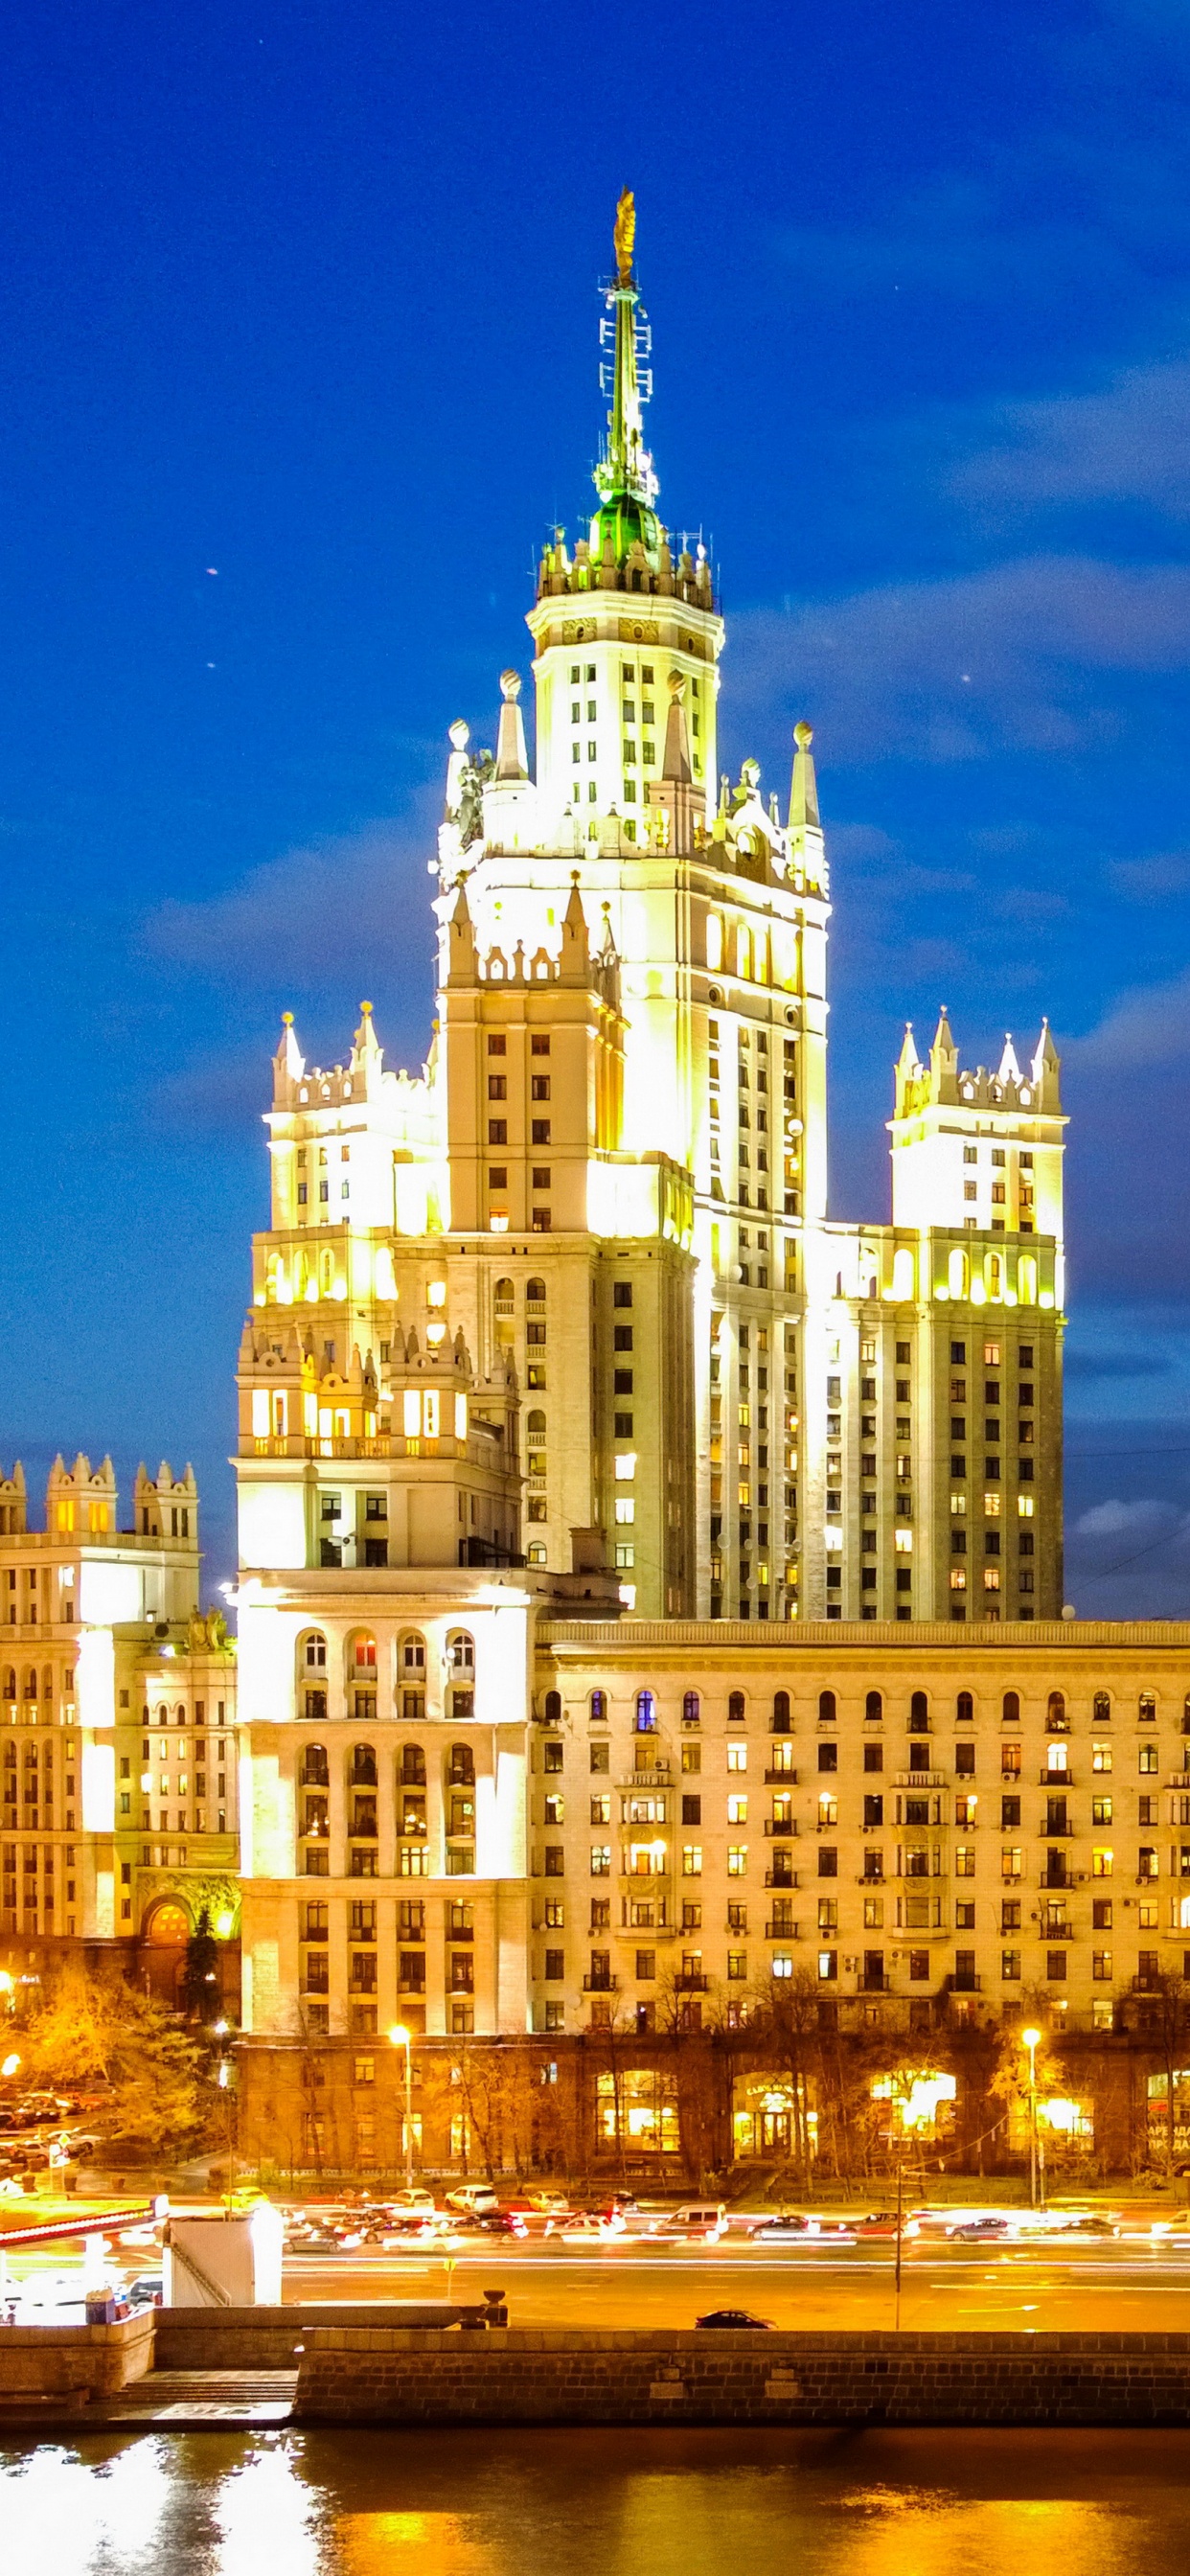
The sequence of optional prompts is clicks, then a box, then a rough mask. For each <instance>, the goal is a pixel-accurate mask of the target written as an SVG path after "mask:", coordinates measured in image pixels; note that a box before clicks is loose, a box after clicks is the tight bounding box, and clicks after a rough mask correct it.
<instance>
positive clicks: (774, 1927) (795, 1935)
mask: <svg viewBox="0 0 1190 2576" xmlns="http://www.w3.org/2000/svg"><path fill="white" fill-rule="evenodd" d="M764 1937H765V1940H766V1941H798V1940H800V1939H801V1934H800V1933H799V1931H798V1927H797V1925H796V1923H779V1922H778V1921H777V1917H776V1915H775V1914H774V1915H772V1916H771V1917H770V1919H769V1921H768V1922H767V1923H766V1924H765V1927H764Z"/></svg>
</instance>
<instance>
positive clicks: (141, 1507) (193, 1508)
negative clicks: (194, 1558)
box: [133, 1458, 198, 1547]
mask: <svg viewBox="0 0 1190 2576" xmlns="http://www.w3.org/2000/svg"><path fill="white" fill-rule="evenodd" d="M133 1508H134V1512H135V1517H136V1528H137V1532H138V1535H139V1536H140V1537H141V1538H159V1539H164V1540H166V1541H167V1542H168V1541H170V1540H175V1539H176V1540H182V1541H186V1542H188V1544H189V1545H190V1546H192V1547H193V1546H194V1545H195V1543H196V1541H197V1538H198V1487H197V1485H196V1483H195V1480H194V1469H193V1467H191V1466H189V1465H188V1466H187V1468H186V1471H185V1474H184V1475H182V1476H175V1475H174V1471H173V1469H172V1467H171V1466H170V1463H169V1460H168V1458H163V1459H162V1461H161V1465H160V1466H159V1468H158V1470H157V1474H156V1476H155V1477H153V1476H150V1474H149V1471H148V1468H147V1467H146V1466H145V1464H144V1461H143V1460H142V1462H141V1464H140V1466H139V1467H138V1468H137V1471H136V1484H135V1486H134V1488H133Z"/></svg>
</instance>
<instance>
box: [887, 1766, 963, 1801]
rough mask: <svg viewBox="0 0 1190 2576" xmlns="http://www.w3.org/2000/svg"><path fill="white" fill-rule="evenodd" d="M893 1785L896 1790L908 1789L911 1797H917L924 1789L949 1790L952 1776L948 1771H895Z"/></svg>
mask: <svg viewBox="0 0 1190 2576" xmlns="http://www.w3.org/2000/svg"><path fill="white" fill-rule="evenodd" d="M892 1785H893V1787H894V1789H907V1790H908V1791H909V1793H910V1796H911V1797H916V1796H917V1795H918V1792H919V1791H920V1790H922V1789H949V1787H950V1774H949V1772H948V1771H894V1773H893V1781H892Z"/></svg>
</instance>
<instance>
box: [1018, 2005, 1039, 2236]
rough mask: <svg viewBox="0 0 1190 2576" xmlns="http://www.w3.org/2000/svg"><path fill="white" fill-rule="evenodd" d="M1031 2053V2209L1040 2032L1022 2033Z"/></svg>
mask: <svg viewBox="0 0 1190 2576" xmlns="http://www.w3.org/2000/svg"><path fill="white" fill-rule="evenodd" d="M1021 2038H1022V2039H1023V2041H1024V2043H1025V2046H1026V2048H1027V2049H1028V2051H1029V2207H1030V2209H1036V2207H1037V2051H1038V2049H1039V2048H1040V2046H1041V2032H1040V2031H1039V2030H1023V2031H1022V2032H1021Z"/></svg>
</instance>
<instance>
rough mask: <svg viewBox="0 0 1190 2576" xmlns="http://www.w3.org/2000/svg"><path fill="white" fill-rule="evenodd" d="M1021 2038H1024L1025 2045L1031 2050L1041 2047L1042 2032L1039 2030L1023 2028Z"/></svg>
mask: <svg viewBox="0 0 1190 2576" xmlns="http://www.w3.org/2000/svg"><path fill="white" fill-rule="evenodd" d="M1021 2038H1022V2039H1023V2040H1024V2043H1025V2046H1026V2048H1027V2049H1029V2050H1033V2049H1035V2048H1040V2046H1041V2032H1040V2031H1039V2030H1023V2031H1022V2032H1021Z"/></svg>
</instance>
